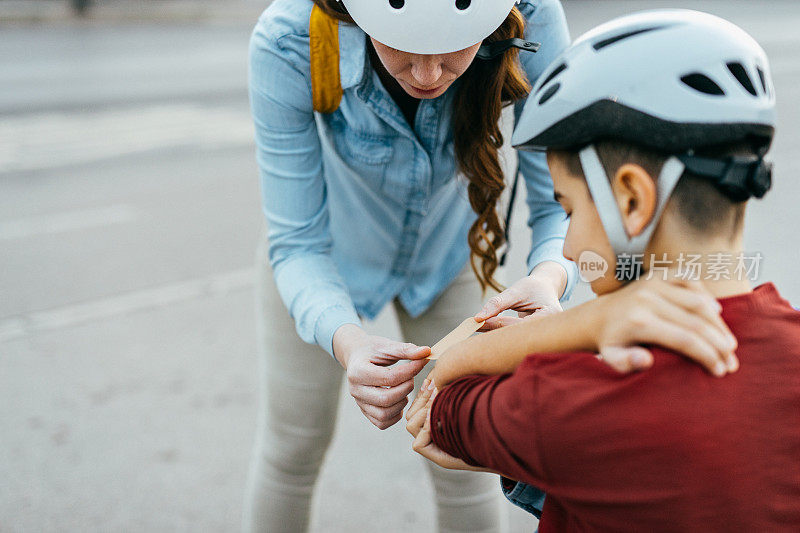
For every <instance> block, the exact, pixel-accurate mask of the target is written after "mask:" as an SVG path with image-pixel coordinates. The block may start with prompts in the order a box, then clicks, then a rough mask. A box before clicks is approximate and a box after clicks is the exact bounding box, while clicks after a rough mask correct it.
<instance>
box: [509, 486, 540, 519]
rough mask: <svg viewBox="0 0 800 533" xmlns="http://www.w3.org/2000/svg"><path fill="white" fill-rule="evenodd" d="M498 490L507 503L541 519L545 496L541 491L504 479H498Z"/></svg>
mask: <svg viewBox="0 0 800 533" xmlns="http://www.w3.org/2000/svg"><path fill="white" fill-rule="evenodd" d="M500 490H502V491H503V495H504V496H505V497H506V498H507V499H508V501H510V502H511V503H513V504H514V505H516V506H517V507H519V508H520V509H524V510H525V511H528V512H529V513H531V514H532V515H533V516H535V517H536V518H541V517H542V509H543V508H544V499H545V496H546V494H545V493H544V492H543V491H542V490H540V489H538V488H536V487H534V486H533V485H528V484H527V483H523V482H522V481H511V480H506V479H505V478H501V479H500Z"/></svg>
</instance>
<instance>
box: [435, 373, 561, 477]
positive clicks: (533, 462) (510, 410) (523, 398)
mask: <svg viewBox="0 0 800 533" xmlns="http://www.w3.org/2000/svg"><path fill="white" fill-rule="evenodd" d="M529 374H530V371H529V370H525V371H524V372H522V373H521V374H520V373H519V372H518V373H515V374H514V375H508V374H506V375H502V376H467V377H465V378H461V379H459V380H458V381H456V382H454V383H452V384H451V385H450V386H448V387H447V388H445V389H442V390H441V391H439V393H438V394H437V396H436V398H435V399H434V401H433V403H432V405H431V407H430V415H429V416H430V419H429V428H430V432H431V439H432V441H433V444H434V445H435V447H436V448H438V449H440V450H441V451H443V452H444V453H446V454H449V455H451V456H453V457H456V458H458V459H461V460H463V461H464V462H466V463H467V464H469V465H472V466H475V467H481V468H484V469H487V470H491V471H494V472H497V473H500V474H502V475H503V476H506V477H508V478H512V479H517V480H522V481H524V482H526V483H532V484H536V485H537V486H542V485H541V484H542V483H546V480H545V479H544V478H545V475H544V469H543V464H542V460H541V456H542V450H540V449H539V444H538V443H539V439H537V438H536V437H535V436H536V435H537V434H538V431H539V428H538V421H537V415H536V409H535V408H534V406H535V405H536V403H537V402H536V399H535V396H536V394H537V392H536V387H535V381H531V379H530V375H529Z"/></svg>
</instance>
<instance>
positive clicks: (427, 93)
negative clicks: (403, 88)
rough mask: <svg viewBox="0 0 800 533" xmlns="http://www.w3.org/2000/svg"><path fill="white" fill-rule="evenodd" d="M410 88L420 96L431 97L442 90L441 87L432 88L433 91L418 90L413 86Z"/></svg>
mask: <svg viewBox="0 0 800 533" xmlns="http://www.w3.org/2000/svg"><path fill="white" fill-rule="evenodd" d="M411 88H412V89H414V90H415V91H417V92H418V93H420V94H424V95H431V94H435V93H437V92H439V91H440V90H441V88H442V85H439V86H438V87H434V88H433V89H420V88H419V87H415V86H413V85H412V86H411Z"/></svg>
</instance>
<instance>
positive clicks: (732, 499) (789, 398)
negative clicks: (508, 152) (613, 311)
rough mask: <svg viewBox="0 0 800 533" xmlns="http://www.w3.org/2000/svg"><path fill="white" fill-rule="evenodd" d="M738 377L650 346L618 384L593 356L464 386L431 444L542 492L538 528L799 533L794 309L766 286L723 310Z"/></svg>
mask: <svg viewBox="0 0 800 533" xmlns="http://www.w3.org/2000/svg"><path fill="white" fill-rule="evenodd" d="M719 301H720V303H721V304H722V306H723V311H722V317H723V319H724V320H725V322H727V324H728V325H729V327H730V329H731V331H732V332H733V334H734V335H736V338H737V339H738V341H739V349H738V350H737V355H738V357H739V359H740V361H741V368H740V369H739V371H738V372H736V373H734V374H731V375H729V376H727V377H724V378H715V377H713V376H711V375H710V374H708V373H706V371H705V370H703V369H702V368H701V367H700V366H698V365H697V364H695V363H693V362H690V361H688V360H687V359H685V358H683V357H682V356H680V355H676V354H674V353H672V352H669V351H667V350H664V349H660V348H653V354H654V359H655V360H654V365H653V367H652V368H650V369H649V370H647V371H644V372H640V373H634V374H627V375H622V374H618V373H617V372H615V371H614V370H612V369H611V368H609V367H608V366H607V365H605V364H604V363H602V362H601V361H599V360H597V358H596V357H595V356H594V354H591V353H571V354H534V355H530V356H528V357H527V358H526V359H525V361H524V362H523V363H522V364H521V365H520V367H519V368H518V369H517V371H516V372H515V373H514V374H506V375H503V376H468V377H465V378H462V379H459V380H457V381H455V382H454V383H452V384H451V385H449V386H447V387H445V388H444V389H443V390H442V391H441V392H440V394H439V396H438V397H437V399H436V401H435V402H434V404H433V408H432V411H431V425H432V427H433V441H434V443H435V444H436V445H438V446H439V447H440V448H441V449H443V450H444V451H446V452H448V453H450V454H451V455H454V456H456V457H460V458H462V459H464V460H465V461H467V462H468V463H471V464H476V465H482V466H486V467H489V468H491V469H493V470H496V471H498V472H502V473H503V474H504V475H507V476H508V477H510V478H512V479H516V480H519V481H523V482H526V483H529V484H531V485H535V486H537V487H539V488H541V489H542V490H544V491H545V492H546V493H547V499H546V500H545V506H544V510H543V514H542V518H541V522H540V525H539V527H540V531H541V532H542V533H546V532H549V531H648V532H650V531H704V532H706V531H725V532H730V531H748V532H756V531H758V532H762V531H764V532H766V531H769V532H773V531H800V312H798V311H796V310H794V309H793V308H792V307H791V306H790V305H789V303H788V302H787V301H785V300H784V299H783V298H782V297H781V296H780V294H779V293H778V291H777V290H776V288H775V286H774V285H773V284H772V283H767V284H764V285H761V286H759V287H758V288H757V289H755V290H754V291H753V292H752V293H748V294H742V295H738V296H733V297H730V298H724V299H721V300H719Z"/></svg>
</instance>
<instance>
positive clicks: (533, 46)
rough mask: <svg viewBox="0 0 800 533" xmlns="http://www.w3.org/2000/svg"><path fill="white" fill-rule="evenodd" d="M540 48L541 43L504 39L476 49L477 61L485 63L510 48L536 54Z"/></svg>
mask: <svg viewBox="0 0 800 533" xmlns="http://www.w3.org/2000/svg"><path fill="white" fill-rule="evenodd" d="M541 47H542V43H535V42H533V41H526V40H525V39H518V38H514V39H506V40H503V41H495V42H493V43H484V44H482V45H481V47H480V48H478V55H477V57H478V59H483V60H485V61H488V60H491V59H494V58H496V57H497V56H500V55H502V54H504V53H505V52H506V51H507V50H510V49H511V48H519V49H520V50H523V51H525V52H533V53H536V52H538V51H539V48H541Z"/></svg>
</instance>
